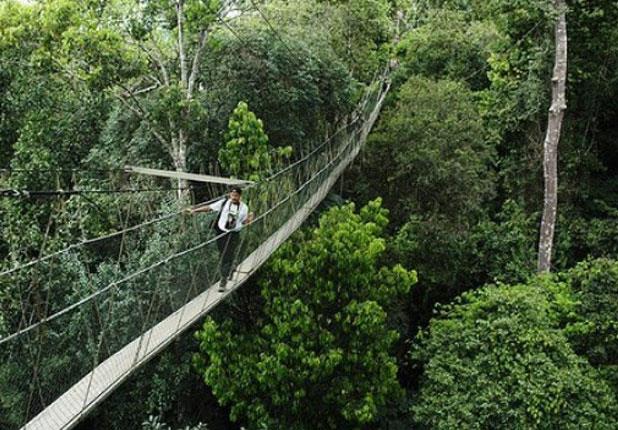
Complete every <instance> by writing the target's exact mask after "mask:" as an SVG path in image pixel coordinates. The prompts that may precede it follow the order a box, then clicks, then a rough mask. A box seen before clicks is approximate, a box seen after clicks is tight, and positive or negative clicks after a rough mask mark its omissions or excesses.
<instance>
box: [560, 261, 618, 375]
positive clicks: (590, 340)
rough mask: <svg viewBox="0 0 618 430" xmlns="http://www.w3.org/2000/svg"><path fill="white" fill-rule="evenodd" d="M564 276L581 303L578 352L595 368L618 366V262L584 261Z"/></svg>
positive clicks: (575, 341) (575, 340) (575, 338)
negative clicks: (599, 366) (597, 366)
mask: <svg viewBox="0 0 618 430" xmlns="http://www.w3.org/2000/svg"><path fill="white" fill-rule="evenodd" d="M564 276H565V278H566V280H567V282H569V285H570V286H571V288H572V290H573V292H574V293H575V295H576V297H577V299H578V301H579V305H578V307H577V314H578V316H579V319H580V320H579V323H578V324H577V325H576V327H575V328H577V329H576V330H573V336H572V343H573V345H574V348H575V350H576V351H577V352H578V353H580V354H582V355H584V356H585V357H586V358H588V360H589V361H590V363H592V364H594V365H618V262H617V261H616V260H608V259H598V260H590V261H584V262H582V263H580V264H578V265H577V266H576V267H575V268H573V269H571V270H569V271H568V272H566V273H565V275H564Z"/></svg>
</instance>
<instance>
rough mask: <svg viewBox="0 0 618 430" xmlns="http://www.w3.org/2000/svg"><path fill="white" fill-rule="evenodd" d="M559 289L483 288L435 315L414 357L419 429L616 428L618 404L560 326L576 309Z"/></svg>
mask: <svg viewBox="0 0 618 430" xmlns="http://www.w3.org/2000/svg"><path fill="white" fill-rule="evenodd" d="M565 288H566V286H565V285H564V284H554V281H552V280H551V279H536V280H533V281H531V282H530V283H529V284H520V285H514V286H507V285H498V286H490V287H486V288H482V289H480V290H477V291H475V292H473V293H466V294H464V295H463V296H461V298H460V299H458V300H456V301H455V303H454V304H452V305H449V306H446V307H444V308H441V309H440V312H439V314H438V316H436V318H434V319H433V320H432V321H431V323H430V325H429V328H428V329H427V331H425V332H423V333H422V335H421V336H420V338H419V340H420V346H419V347H418V348H417V349H415V352H414V356H415V358H416V359H418V360H420V361H421V362H422V363H423V364H424V369H425V372H424V375H423V381H422V385H421V390H420V393H419V397H418V400H417V402H416V404H415V405H414V407H413V412H414V414H415V419H416V421H417V422H418V424H419V426H420V428H432V429H447V428H448V429H450V428H472V429H475V428H478V429H481V428H496V429H502V428H504V429H531V428H539V429H551V428H561V429H579V428H598V429H610V428H615V427H616V425H617V420H618V405H617V403H616V399H615V398H614V397H613V395H612V394H611V392H610V390H609V389H608V387H607V385H606V384H605V383H604V382H603V381H602V380H601V379H600V378H599V376H598V374H597V373H596V372H595V371H594V370H593V369H592V368H591V367H590V366H589V365H588V363H587V362H586V361H585V360H583V359H581V358H579V357H578V356H577V355H575V353H574V352H573V351H572V350H571V348H570V346H569V343H568V341H567V338H566V336H565V334H564V331H563V330H562V329H561V328H560V327H559V325H558V323H559V322H560V320H561V319H562V317H563V316H564V315H568V314H569V312H570V311H571V310H572V309H573V305H574V304H573V300H572V298H569V297H570V294H569V291H568V289H565Z"/></svg>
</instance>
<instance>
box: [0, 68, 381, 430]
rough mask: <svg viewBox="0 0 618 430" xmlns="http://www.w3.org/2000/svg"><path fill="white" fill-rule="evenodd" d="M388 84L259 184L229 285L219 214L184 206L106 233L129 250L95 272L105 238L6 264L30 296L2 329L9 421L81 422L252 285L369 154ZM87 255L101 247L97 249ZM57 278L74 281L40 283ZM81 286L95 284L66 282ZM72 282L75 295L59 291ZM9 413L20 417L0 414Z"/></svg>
mask: <svg viewBox="0 0 618 430" xmlns="http://www.w3.org/2000/svg"><path fill="white" fill-rule="evenodd" d="M389 88H390V83H389V82H388V80H387V74H385V75H383V76H382V77H381V78H380V79H378V80H376V81H375V82H374V83H373V84H372V85H371V86H370V87H369V88H368V90H367V93H366V94H365V97H364V98H363V101H362V102H361V103H360V105H359V106H358V108H357V109H356V111H355V112H354V113H353V115H352V116H351V117H350V119H349V120H348V121H347V123H346V124H345V125H344V126H343V127H342V128H341V129H339V130H338V131H337V132H336V133H335V134H333V135H332V136H331V137H330V138H329V139H328V140H327V141H325V142H323V143H322V144H320V145H319V146H317V147H316V148H314V149H312V150H311V152H309V153H308V154H306V155H305V156H303V157H302V158H301V159H299V160H297V161H295V162H294V163H292V164H290V165H289V166H288V167H286V168H285V169H283V170H281V171H279V172H277V173H275V174H274V175H272V176H271V177H269V178H267V179H265V180H264V181H260V182H257V183H255V184H252V185H250V186H249V187H248V189H247V191H246V193H245V194H244V198H245V199H246V200H247V201H249V202H250V205H251V208H252V210H254V211H255V212H256V213H257V215H258V217H257V218H256V220H255V221H254V222H253V223H252V224H250V225H249V226H248V227H246V228H245V229H244V230H243V232H242V235H241V246H240V247H239V252H238V256H237V259H236V261H237V262H238V264H237V266H236V269H235V272H234V277H233V280H232V281H231V283H228V290H227V291H226V292H225V293H219V292H218V291H217V289H218V280H217V274H218V266H219V264H220V261H218V256H219V253H218V251H217V248H216V243H215V241H216V237H212V234H206V233H205V232H208V231H209V229H208V223H209V222H211V221H212V217H211V218H210V219H209V218H208V216H202V215H199V216H195V217H190V218H188V217H183V216H181V215H180V211H178V212H175V213H172V214H167V215H165V216H162V217H160V218H158V219H156V220H153V221H149V222H147V223H144V224H142V225H140V226H135V227H131V228H128V229H125V230H123V232H122V234H111V235H109V236H107V237H106V239H108V240H112V241H116V243H118V241H120V245H119V247H120V249H121V251H120V254H121V255H123V256H124V257H122V259H119V262H118V263H117V264H111V263H110V264H106V263H105V262H99V264H98V265H97V267H96V273H94V274H93V273H90V272H88V270H85V269H84V267H86V268H87V267H88V264H85V263H84V261H83V259H85V258H86V257H85V255H86V251H85V250H83V249H84V248H86V247H89V246H94V245H96V246H103V245H101V244H100V242H99V241H98V240H99V239H100V238H99V239H95V240H90V241H84V242H82V243H80V244H76V245H74V246H72V247H69V248H66V249H64V250H61V251H58V252H56V253H54V254H51V255H48V256H46V257H44V258H41V259H39V260H37V261H36V262H31V263H28V264H25V265H23V266H20V267H16V268H13V269H11V270H7V271H5V272H2V273H0V291H2V285H6V284H8V283H13V284H19V285H20V300H21V304H22V305H21V306H22V309H20V310H19V313H20V315H18V316H16V317H15V318H13V319H12V320H11V321H8V322H6V323H5V324H7V325H8V327H9V328H12V329H13V330H9V331H6V330H5V332H7V333H9V334H8V335H5V336H4V337H0V359H1V360H8V361H7V362H8V363H9V367H8V372H7V371H6V368H5V374H4V375H1V374H0V384H9V385H8V386H10V387H14V388H13V394H14V396H12V397H11V399H12V400H10V402H12V403H11V404H6V402H7V401H8V400H7V399H0V401H3V402H4V404H0V427H2V428H3V429H4V428H5V427H6V428H7V429H12V428H22V429H27V430H39V429H40V430H54V429H70V428H72V427H74V426H75V425H76V424H77V423H78V422H79V421H80V420H81V419H83V418H84V417H85V416H86V415H87V414H88V413H89V412H91V411H92V410H93V409H94V408H95V407H96V406H97V405H98V404H99V403H100V402H102V401H103V400H104V399H105V398H106V397H107V396H108V395H110V394H111V393H112V392H113V391H114V389H115V388H116V387H118V386H119V385H120V384H121V383H122V382H123V381H125V380H126V379H127V378H128V377H129V376H131V375H132V374H133V373H134V372H135V371H136V370H137V369H138V368H139V367H140V366H141V365H142V364H144V363H145V362H147V361H148V360H149V359H151V358H153V357H154V356H155V355H156V354H157V353H158V352H160V351H161V350H162V349H163V348H165V346H166V345H168V344H169V343H170V342H172V341H173V340H174V339H175V338H176V337H177V336H178V335H179V334H180V333H182V332H183V331H184V330H186V329H187V328H189V327H191V326H192V325H193V324H194V323H195V322H197V321H198V320H199V319H200V318H201V317H203V316H204V315H205V314H207V313H208V312H209V311H210V310H212V309H213V308H214V307H215V306H216V305H217V304H218V303H220V302H221V301H222V300H224V299H225V297H226V296H227V295H228V294H230V293H231V292H232V291H234V290H235V289H236V288H239V287H240V286H241V285H242V284H243V283H244V282H246V281H247V279H249V277H251V275H252V274H254V273H255V272H256V270H258V268H259V267H260V266H261V265H262V264H263V263H264V262H265V261H267V259H268V258H269V257H270V256H271V255H272V254H273V252H275V251H276V250H277V248H278V247H279V246H280V245H281V244H282V243H283V242H284V241H285V240H286V239H288V238H289V237H290V235H291V234H292V233H294V231H296V230H297V229H298V228H299V227H300V226H301V225H302V223H303V222H304V221H305V220H306V218H307V217H308V216H309V215H310V214H311V213H312V212H313V211H314V210H315V208H316V207H317V206H318V205H319V204H320V202H321V201H322V200H323V199H324V197H325V196H326V195H327V193H328V192H329V190H330V189H331V187H332V186H333V185H334V184H335V183H336V181H337V180H338V178H339V177H340V175H341V174H342V172H343V171H344V170H345V169H346V167H348V166H349V165H350V163H351V162H352V161H353V160H354V158H355V157H356V156H357V155H358V153H359V151H360V149H361V147H362V146H363V144H364V142H365V141H366V138H367V136H368V134H369V132H370V130H371V128H372V127H373V125H374V123H375V121H376V119H377V117H378V115H379V112H380V109H381V107H382V104H383V102H384V99H385V97H386V94H387V92H388V90H389ZM205 234H206V237H204V236H205ZM137 237H139V238H140V240H142V239H143V240H144V241H145V242H144V243H147V244H148V245H147V246H141V245H140V246H137V245H135V244H137V243H141V242H139V241H138V240H137ZM155 246H156V249H157V250H158V251H160V249H161V248H164V249H167V250H168V252H167V254H165V255H167V256H166V257H165V258H164V259H155V258H154V257H153V255H155V253H154V251H152V249H154V248H155ZM131 247H133V248H134V249H133V248H131ZM127 249H129V250H127ZM88 252H89V253H90V254H88V255H90V256H92V255H94V254H96V252H97V250H96V249H95V250H94V251H93V250H92V249H91V250H90V251H88ZM156 255H158V256H160V255H161V254H160V253H159V254H156ZM120 260H122V261H120ZM120 269H122V271H121V270H120ZM126 273H130V274H129V275H126ZM59 274H60V275H61V276H60V275H59ZM58 278H60V279H63V280H64V281H63V282H61V283H58V282H57V283H56V284H54V285H51V286H48V287H45V288H42V287H41V285H46V280H50V279H58ZM3 283H5V284H3ZM71 283H75V284H78V285H84V287H83V288H69V289H67V286H68V285H70V284H71ZM230 287H231V288H230ZM66 291H70V294H69V295H68V297H62V299H58V298H59V297H61V294H66ZM55 303H56V304H55ZM57 303H61V305H58V304H57ZM3 312H4V310H3ZM1 326H2V319H1V318H0V328H1ZM1 333H2V331H0V334H1ZM5 413H10V415H11V416H10V417H9V418H4V417H1V414H5ZM15 423H18V424H15Z"/></svg>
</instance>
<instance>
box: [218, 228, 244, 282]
mask: <svg viewBox="0 0 618 430" xmlns="http://www.w3.org/2000/svg"><path fill="white" fill-rule="evenodd" d="M217 231H218V234H222V233H223V232H222V231H220V230H219V229H217ZM239 243H240V233H239V232H237V231H230V232H227V233H225V234H224V235H223V236H221V237H220V238H218V239H217V247H218V248H219V258H220V263H221V264H220V265H219V271H220V274H221V280H224V279H228V278H229V277H230V275H231V274H232V271H233V270H234V263H235V261H234V260H235V259H236V252H237V250H238V244H239Z"/></svg>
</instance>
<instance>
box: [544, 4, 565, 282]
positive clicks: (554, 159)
mask: <svg viewBox="0 0 618 430" xmlns="http://www.w3.org/2000/svg"><path fill="white" fill-rule="evenodd" d="M554 3H555V6H556V10H557V11H558V14H559V15H558V21H557V22H556V27H555V37H556V54H555V62H554V72H553V76H552V80H551V83H552V103H551V107H550V108H549V116H548V121H547V134H546V135H545V142H544V144H543V177H544V180H545V198H544V202H543V219H542V220H541V232H540V237H539V259H538V271H539V272H540V273H547V272H549V271H550V270H551V259H552V251H553V244H554V231H555V227H556V210H557V206H558V142H559V141H560V130H561V128H562V119H563V117H564V111H565V110H566V95H565V92H566V76H567V29H566V5H565V1H564V0H555V2H554Z"/></svg>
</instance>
